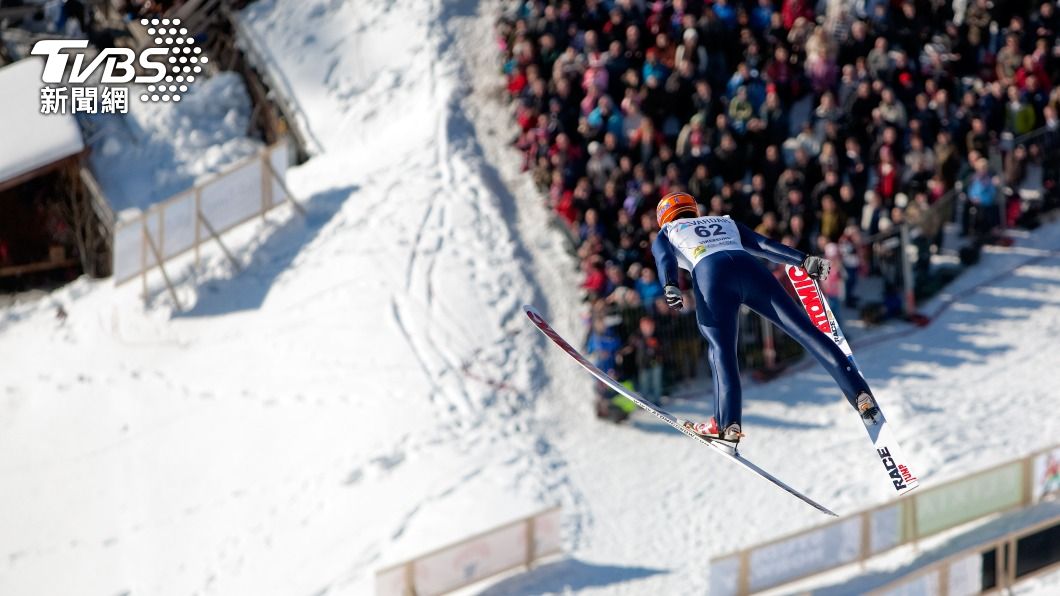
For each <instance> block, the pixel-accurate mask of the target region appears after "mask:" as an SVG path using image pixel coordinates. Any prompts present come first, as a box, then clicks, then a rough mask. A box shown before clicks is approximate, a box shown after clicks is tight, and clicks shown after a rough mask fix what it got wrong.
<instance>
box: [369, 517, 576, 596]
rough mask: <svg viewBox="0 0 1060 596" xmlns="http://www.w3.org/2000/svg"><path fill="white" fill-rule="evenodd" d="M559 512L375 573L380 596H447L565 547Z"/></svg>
mask: <svg viewBox="0 0 1060 596" xmlns="http://www.w3.org/2000/svg"><path fill="white" fill-rule="evenodd" d="M560 517H561V510H560V508H559V507H553V508H551V509H546V510H544V511H540V512H538V513H535V514H533V515H530V516H527V517H525V518H523V519H520V520H517V521H514V522H511V523H508V524H505V525H503V526H500V527H497V528H494V529H492V530H488V531H486V532H483V533H481V534H477V535H475V536H471V537H469V538H465V539H463V540H461V541H459V542H456V543H453V544H450V545H447V546H444V547H442V548H439V549H437V550H434V551H431V552H429V553H426V554H423V555H420V556H418V557H416V558H415V559H411V560H409V561H405V562H404V563H399V564H397V565H393V566H390V567H387V568H385V569H381V570H379V571H378V572H376V575H375V592H376V594H377V595H378V596H426V595H434V594H444V593H446V592H451V591H453V590H457V589H460V588H462V587H465V586H469V585H471V584H474V583H477V582H480V581H482V580H484V579H487V578H489V577H492V576H494V575H497V574H499V573H503V572H505V571H509V570H512V569H516V568H519V567H526V568H528V569H529V568H530V567H531V566H532V565H533V564H534V563H535V562H536V561H538V560H539V559H541V558H542V557H546V556H549V555H553V554H557V553H559V552H561V551H562V538H561V533H560V529H561V528H560Z"/></svg>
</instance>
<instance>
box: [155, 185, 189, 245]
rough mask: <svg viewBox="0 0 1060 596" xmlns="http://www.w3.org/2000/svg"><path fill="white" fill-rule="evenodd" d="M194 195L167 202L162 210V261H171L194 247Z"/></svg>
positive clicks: (185, 195)
mask: <svg viewBox="0 0 1060 596" xmlns="http://www.w3.org/2000/svg"><path fill="white" fill-rule="evenodd" d="M196 223H197V220H196V217H195V193H194V192H191V193H187V194H184V195H180V196H178V197H177V198H176V199H173V200H172V201H169V202H167V203H166V204H165V207H164V208H163V209H162V226H163V231H164V232H165V233H164V234H163V236H162V246H161V247H159V251H160V252H161V253H162V258H163V259H171V258H173V257H175V256H177V255H179V254H180V253H182V252H184V251H186V250H190V249H192V248H194V247H195V225H196Z"/></svg>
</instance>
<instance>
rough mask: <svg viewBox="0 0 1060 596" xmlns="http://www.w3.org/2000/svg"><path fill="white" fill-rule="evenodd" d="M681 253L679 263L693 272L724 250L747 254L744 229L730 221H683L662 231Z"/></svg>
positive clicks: (675, 249)
mask: <svg viewBox="0 0 1060 596" xmlns="http://www.w3.org/2000/svg"><path fill="white" fill-rule="evenodd" d="M662 233H664V234H666V237H667V238H669V240H670V244H671V245H673V247H674V251H675V252H676V253H677V262H678V264H679V265H680V266H681V267H682V268H683V269H687V270H688V271H691V270H692V269H693V268H694V267H695V266H696V264H697V263H699V262H700V261H702V260H703V258H704V257H706V256H707V255H711V254H714V253H716V252H718V251H720V250H743V244H742V243H741V242H740V229H739V228H737V227H736V222H734V221H733V220H731V219H729V218H728V217H697V218H695V219H679V220H677V221H672V222H670V223H668V224H666V225H664V226H663V228H662Z"/></svg>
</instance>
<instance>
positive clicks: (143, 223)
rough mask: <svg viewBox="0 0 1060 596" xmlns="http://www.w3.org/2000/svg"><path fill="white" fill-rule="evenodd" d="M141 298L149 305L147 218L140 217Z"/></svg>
mask: <svg viewBox="0 0 1060 596" xmlns="http://www.w3.org/2000/svg"><path fill="white" fill-rule="evenodd" d="M140 282H141V286H142V287H141V289H140V297H141V298H143V301H144V306H146V305H147V218H146V217H144V216H140Z"/></svg>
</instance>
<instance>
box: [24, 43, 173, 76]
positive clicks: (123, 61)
mask: <svg viewBox="0 0 1060 596" xmlns="http://www.w3.org/2000/svg"><path fill="white" fill-rule="evenodd" d="M86 49H88V40H87V39H45V40H42V41H38V42H37V43H36V44H34V46H33V50H32V52H31V53H32V54H34V55H36V56H46V57H47V60H46V61H45V63H44V74H43V75H42V76H41V80H42V81H43V82H45V83H52V84H55V83H84V82H85V81H87V80H88V78H89V77H90V76H92V74H93V73H94V72H96V71H97V70H99V67H100V66H103V74H102V76H101V77H100V79H99V82H100V83H103V84H104V85H113V84H115V83H119V84H120V83H132V82H136V83H142V84H147V83H158V82H159V81H161V80H162V79H164V78H165V77H166V62H165V60H166V56H168V55H169V48H147V49H146V50H144V51H142V52H140V56H139V59H137V56H136V52H133V51H132V50H130V49H129V48H107V49H105V50H103V51H102V52H100V53H99V55H97V56H96V58H95V59H94V60H92V62H90V63H89V64H88V66H87V67H85V66H84V62H85V55H84V54H83V53H80V52H77V53H74V54H72V55H73V58H74V64H73V68H71V69H70V76H69V78H67V77H66V70H67V68H68V65H69V62H70V61H69V58H70V57H71V54H68V53H67V51H70V50H73V51H75V52H76V51H77V50H82V51H83V50H86ZM136 63H139V65H140V68H141V69H143V70H144V71H150V72H151V74H143V75H137V74H136V67H135V66H134V64H136Z"/></svg>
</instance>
